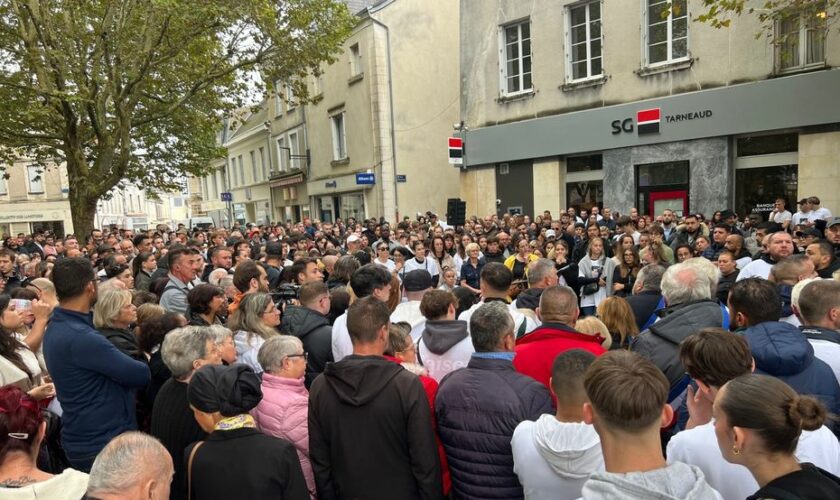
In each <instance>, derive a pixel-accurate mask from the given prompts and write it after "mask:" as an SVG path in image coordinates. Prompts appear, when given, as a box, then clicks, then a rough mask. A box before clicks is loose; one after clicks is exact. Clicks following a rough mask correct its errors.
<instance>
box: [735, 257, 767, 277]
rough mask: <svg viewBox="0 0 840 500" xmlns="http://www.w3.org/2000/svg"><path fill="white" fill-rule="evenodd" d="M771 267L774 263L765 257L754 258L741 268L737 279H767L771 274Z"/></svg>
mask: <svg viewBox="0 0 840 500" xmlns="http://www.w3.org/2000/svg"><path fill="white" fill-rule="evenodd" d="M771 269H773V264H771V263H769V262H767V261H765V260H763V259H758V260H754V261H752V262H750V263H749V264H747V265H746V266H744V268H743V269H741V272H740V273H738V277H737V278H735V281H741V280H745V279H747V278H763V279H767V278H768V277H769V276H770V270H771Z"/></svg>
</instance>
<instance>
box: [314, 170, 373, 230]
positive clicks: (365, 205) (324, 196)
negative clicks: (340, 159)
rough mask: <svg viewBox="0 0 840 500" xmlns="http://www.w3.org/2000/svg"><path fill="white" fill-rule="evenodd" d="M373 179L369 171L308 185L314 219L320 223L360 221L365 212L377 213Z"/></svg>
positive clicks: (315, 181)
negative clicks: (341, 220) (338, 220)
mask: <svg viewBox="0 0 840 500" xmlns="http://www.w3.org/2000/svg"><path fill="white" fill-rule="evenodd" d="M375 188H376V176H375V174H373V173H370V172H357V173H352V174H348V175H342V176H339V177H333V178H331V179H323V180H314V181H311V182H309V185H308V189H309V194H310V196H311V198H312V206H313V212H312V214H313V216H314V217H316V218H318V219H319V220H321V221H323V222H334V221H335V220H336V219H337V218H341V219H344V220H347V219H348V218H351V217H352V218H354V219H356V220H360V219H363V218H366V217H368V216H369V215H368V211H370V213H371V214H376V213H377V212H376V210H378V208H377V207H378V203H377V200H376V199H375V198H376V189H375Z"/></svg>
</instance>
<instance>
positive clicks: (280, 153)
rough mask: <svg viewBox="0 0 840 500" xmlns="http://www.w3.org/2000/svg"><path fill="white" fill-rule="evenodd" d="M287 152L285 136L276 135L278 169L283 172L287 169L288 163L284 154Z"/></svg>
mask: <svg viewBox="0 0 840 500" xmlns="http://www.w3.org/2000/svg"><path fill="white" fill-rule="evenodd" d="M288 154H289V152H288V151H287V150H286V138H285V137H278V138H277V158H278V159H279V161H278V162H277V163H278V164H279V165H280V171H281V172H285V171H286V170H288V163H286V155H288Z"/></svg>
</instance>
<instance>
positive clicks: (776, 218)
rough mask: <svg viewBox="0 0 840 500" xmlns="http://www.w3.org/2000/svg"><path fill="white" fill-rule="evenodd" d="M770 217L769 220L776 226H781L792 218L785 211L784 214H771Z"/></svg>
mask: <svg viewBox="0 0 840 500" xmlns="http://www.w3.org/2000/svg"><path fill="white" fill-rule="evenodd" d="M771 215H772V217H771V218H770V219H771V220H772V221H773V222H775V223H776V224H782V223H784V222H785V221H786V220H791V219H792V218H793V215H792V214H791V213H790V212H788V211H787V210H785V211H784V212H773V213H772V214H771Z"/></svg>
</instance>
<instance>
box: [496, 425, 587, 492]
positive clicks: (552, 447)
mask: <svg viewBox="0 0 840 500" xmlns="http://www.w3.org/2000/svg"><path fill="white" fill-rule="evenodd" d="M511 446H512V448H513V471H514V472H516V475H517V476H519V482H520V483H522V489H523V490H524V492H525V498H527V499H529V500H543V499H545V500H549V499H551V500H555V499H556V500H566V499H568V500H574V499H576V498H580V492H581V489H582V488H583V484H584V483H585V482H586V480H587V479H588V478H589V475H590V474H592V473H593V472H599V471H603V470H604V457H603V455H602V453H601V440H600V439H599V438H598V434H597V433H596V432H595V429H594V428H593V427H592V426H591V425H587V424H584V423H582V422H574V423H570V422H560V421H559V420H557V419H556V418H555V417H554V415H543V416H541V417H540V418H539V419H537V421H536V422H530V421H528V420H526V421H525V422H522V423H521V424H519V425H518V426H517V427H516V430H515V431H514V432H513V439H512V440H511Z"/></svg>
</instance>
